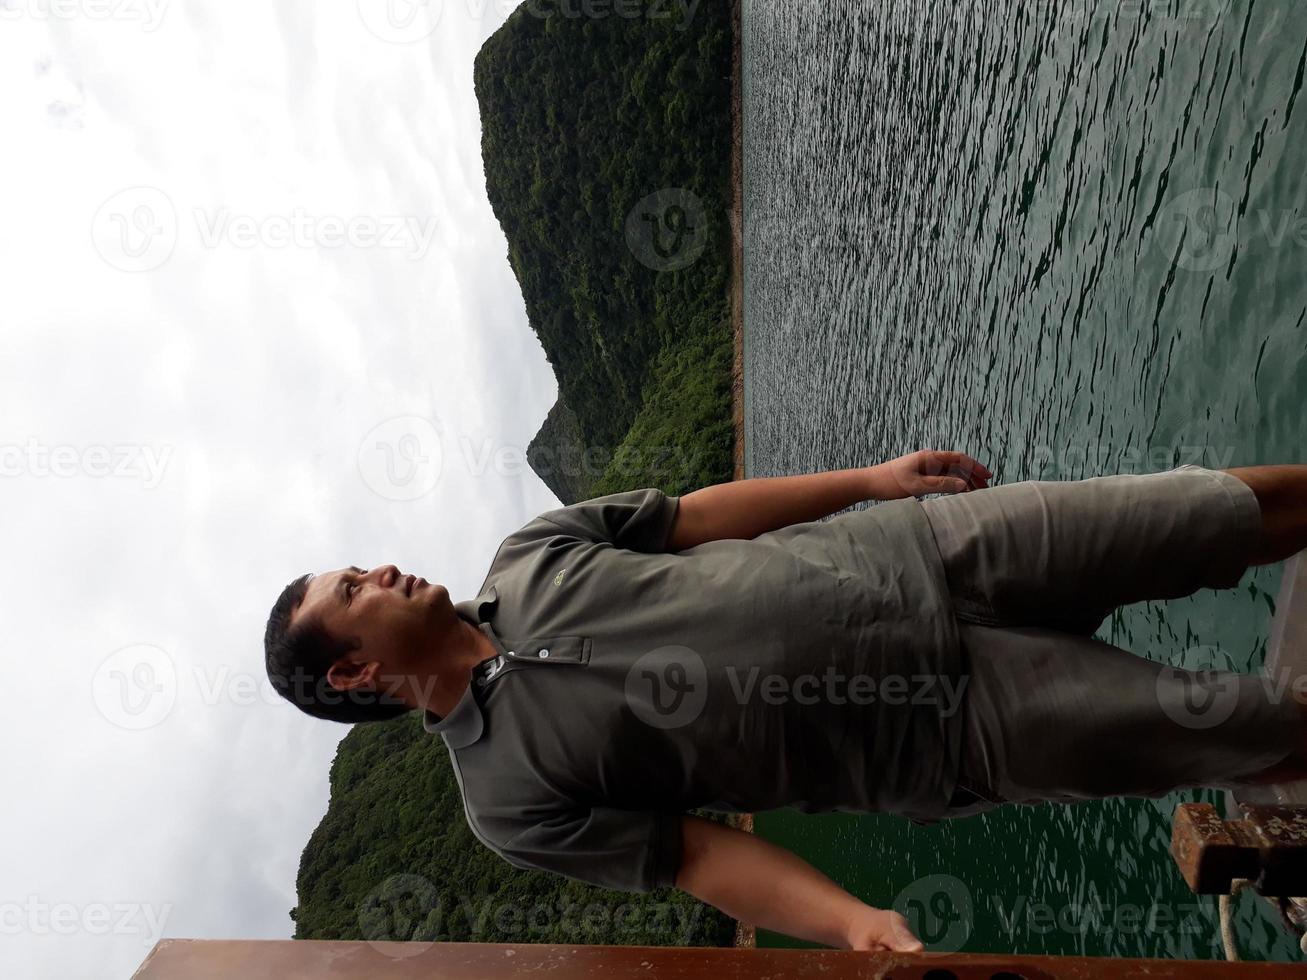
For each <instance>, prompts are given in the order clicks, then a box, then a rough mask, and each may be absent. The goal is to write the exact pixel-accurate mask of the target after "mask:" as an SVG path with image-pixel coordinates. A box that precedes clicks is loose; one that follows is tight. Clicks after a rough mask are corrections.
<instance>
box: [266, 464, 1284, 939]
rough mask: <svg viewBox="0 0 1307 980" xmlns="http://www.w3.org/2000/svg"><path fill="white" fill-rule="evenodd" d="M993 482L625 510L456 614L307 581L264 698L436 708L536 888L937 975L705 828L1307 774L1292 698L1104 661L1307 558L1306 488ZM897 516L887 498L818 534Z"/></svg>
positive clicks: (897, 470)
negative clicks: (556, 882)
mask: <svg viewBox="0 0 1307 980" xmlns="http://www.w3.org/2000/svg"><path fill="white" fill-rule="evenodd" d="M990 476H991V474H990V472H989V470H987V469H986V468H985V467H984V466H982V465H981V464H980V463H978V462H977V461H976V460H974V459H973V458H972V457H970V456H967V455H965V454H963V453H955V452H936V451H932V450H922V451H920V452H917V453H912V454H910V455H908V456H904V457H901V458H899V459H896V460H893V461H891V462H889V463H884V464H880V465H878V466H871V467H866V468H859V469H850V470H842V471H836V472H830V473H816V474H809V475H801V476H790V477H772V478H765V479H751V480H742V481H736V482H732V483H726V484H719V485H716V486H710V487H706V488H704V489H701V490H697V491H695V492H693V493H688V494H685V495H684V496H682V497H679V498H678V497H669V496H666V495H665V494H663V493H662V492H661V491H659V490H656V489H643V490H632V491H629V492H625V493H616V494H611V495H608V496H604V497H599V498H596V499H594V500H588V501H583V502H581V503H578V504H573V505H571V506H567V507H561V508H558V509H556V510H552V511H550V512H548V513H545V514H542V515H540V516H539V517H536V518H535V519H533V520H531V521H530V522H528V523H527V524H526V525H525V526H523V527H522V528H520V529H519V530H517V531H515V532H514V533H513V534H511V535H509V536H508V538H506V539H505V540H504V541H503V543H502V544H501V545H500V547H499V550H498V552H497V553H496V555H495V557H494V560H493V561H492V562H491V564H490V570H489V572H488V574H487V576H486V579H485V582H484V583H483V584H482V586H481V589H480V592H479V594H478V595H477V596H476V597H475V598H474V599H470V600H466V601H462V602H456V603H451V601H450V597H449V594H448V592H447V591H446V590H445V589H444V588H443V587H442V586H439V585H431V584H429V583H428V582H427V581H426V580H425V579H423V578H420V577H416V576H414V575H412V574H403V573H401V572H400V571H399V570H398V569H397V568H395V567H394V566H393V565H386V566H382V567H380V568H373V569H368V570H366V571H365V570H363V569H361V568H356V567H350V568H346V569H340V570H337V571H333V572H330V573H327V574H323V575H319V576H316V577H313V576H305V577H303V578H301V579H297V580H296V581H295V582H293V583H291V585H289V586H287V588H286V589H285V590H284V591H283V593H282V595H281V597H280V598H279V599H278V601H277V603H276V605H275V607H274V609H273V611H272V614H271V616H270V618H269V621H268V628H267V633H266V637H265V644H266V647H267V666H268V674H269V677H270V678H271V679H272V681H273V683H274V684H275V685H276V687H277V689H278V690H279V691H280V692H281V693H282V694H283V695H284V696H286V697H287V698H288V699H289V700H291V701H292V703H294V704H296V705H297V706H298V707H300V708H301V709H302V710H304V711H306V712H308V713H309V714H312V715H314V716H316V717H320V718H328V719H332V720H336V721H342V722H357V721H367V720H381V719H385V718H390V717H394V716H396V715H397V714H400V713H403V712H406V711H409V710H418V709H420V710H422V711H423V713H424V714H423V717H424V726H425V727H426V729H427V731H429V732H433V733H439V734H440V735H441V736H442V738H443V739H444V740H445V742H446V745H447V747H448V750H449V753H450V758H451V761H452V763H453V768H454V772H455V775H456V777H457V779H458V781H459V787H460V791H461V792H462V795H463V801H464V807H465V810H466V816H467V819H468V822H469V825H470V826H471V828H472V830H473V831H474V833H475V834H476V836H477V837H478V839H479V840H481V841H482V842H483V843H484V844H485V845H486V846H487V847H490V848H491V849H493V850H495V851H496V852H497V853H499V854H500V855H501V856H503V857H504V858H505V859H506V860H508V861H509V862H510V863H511V864H513V865H514V866H516V867H521V868H539V869H545V870H550V871H554V872H557V873H560V874H564V875H567V876H569V877H572V878H576V879H579V880H583V881H589V882H592V883H595V884H599V885H604V886H607V887H612V888H618V889H624V890H628V891H650V890H652V889H654V888H658V887H664V886H672V885H675V886H676V887H678V888H681V889H684V890H685V891H687V892H690V893H691V894H693V895H695V896H697V897H698V898H700V899H701V900H703V901H705V902H708V903H710V904H712V905H715V906H717V907H718V908H720V909H722V910H723V911H724V912H726V913H727V914H728V915H731V916H733V917H735V918H738V919H741V920H743V921H745V922H748V923H752V924H755V925H758V926H762V927H764V928H767V929H771V930H774V931H777V932H782V933H785V934H788V935H791V936H796V937H799V938H802V939H807V940H810V941H813V942H818V943H824V944H827V945H830V946H836V947H844V948H852V949H892V950H898V951H914V950H919V949H921V948H922V947H921V944H920V942H919V941H918V940H917V939H916V937H915V936H913V935H912V933H911V931H910V930H909V929H908V928H907V924H906V922H905V921H904V920H903V918H902V917H901V916H899V915H897V914H896V913H894V912H892V911H888V910H881V909H874V908H871V907H869V906H867V905H864V904H863V903H862V902H860V901H858V900H857V899H856V898H854V897H853V896H852V895H850V894H848V893H847V892H845V891H844V890H843V889H841V888H840V887H839V886H837V885H836V884H835V883H834V882H832V881H831V880H830V879H829V878H827V877H825V876H824V875H822V874H821V873H820V872H818V871H817V870H816V869H814V868H812V867H811V866H809V865H808V864H806V863H805V862H804V861H802V860H801V859H799V858H798V857H796V856H794V855H792V854H790V853H788V852H786V851H784V850H783V849H781V848H779V847H777V846H775V845H773V844H771V843H769V842H767V841H765V840H763V839H761V838H759V837H756V836H754V835H751V834H746V833H743V832H741V831H738V830H735V829H733V828H731V827H728V826H725V825H723V824H719V823H715V822H712V821H707V820H703V819H700V818H697V817H694V816H691V815H688V814H687V813H686V811H687V810H689V809H692V808H706V809H710V810H720V811H726V812H732V811H735V812H746V811H748V812H751V811H761V810H767V809H773V808H776V807H781V806H792V807H795V808H797V809H799V810H802V811H805V812H822V811H831V810H842V811H849V812H871V811H883V812H893V813H899V814H902V815H904V816H906V817H908V818H909V819H912V820H914V821H916V822H918V823H934V822H936V821H938V820H940V819H944V818H956V817H959V816H965V815H968V814H972V813H978V812H981V811H983V810H986V809H989V808H991V807H993V806H996V805H999V804H1002V803H1009V802H1010V803H1034V802H1038V801H1041V800H1055V801H1059V802H1074V801H1076V800H1084V799H1094V798H1100V797H1107V796H1160V795H1162V794H1164V793H1166V792H1169V791H1171V790H1173V789H1178V788H1184V787H1196V786H1214V787H1232V786H1239V785H1244V784H1247V783H1254V782H1266V781H1273V780H1274V781H1279V780H1282V779H1289V778H1299V777H1302V776H1304V775H1307V744H1305V742H1304V728H1305V726H1304V724H1303V714H1302V710H1303V709H1301V708H1300V707H1299V706H1298V705H1297V704H1296V703H1295V702H1294V701H1293V700H1292V699H1291V698H1286V697H1283V696H1278V697H1277V696H1274V694H1273V692H1271V691H1270V690H1269V689H1268V688H1267V687H1266V686H1264V685H1263V684H1261V683H1259V681H1258V680H1257V678H1255V677H1253V676H1251V675H1243V674H1235V673H1226V672H1210V673H1205V674H1199V673H1196V672H1191V671H1187V670H1178V669H1174V668H1168V667H1163V666H1162V665H1160V664H1157V663H1154V662H1152V661H1149V660H1147V659H1145V658H1142V657H1138V656H1135V655H1132V654H1130V653H1127V652H1126V651H1124V650H1120V649H1118V648H1116V647H1113V646H1110V645H1109V644H1106V643H1103V642H1101V641H1099V640H1097V639H1094V638H1093V636H1092V634H1093V633H1094V631H1095V630H1096V629H1097V628H1098V626H1099V624H1100V623H1101V622H1102V620H1103V618H1104V617H1105V616H1106V615H1107V614H1108V613H1109V612H1110V611H1111V610H1112V609H1113V608H1114V607H1115V606H1117V605H1121V604H1124V603H1131V602H1137V601H1141V600H1144V599H1149V598H1156V599H1166V598H1175V597H1179V596H1182V595H1187V594H1189V593H1191V592H1193V591H1195V590H1196V589H1198V588H1203V587H1208V588H1230V587H1233V586H1235V585H1236V584H1237V583H1238V581H1239V580H1240V578H1241V576H1242V575H1243V573H1244V571H1245V570H1246V569H1247V568H1248V566H1250V565H1259V564H1265V563H1268V562H1273V561H1279V560H1281V559H1283V558H1286V557H1288V556H1290V555H1292V554H1294V553H1296V552H1297V551H1299V550H1301V549H1302V548H1304V547H1307V466H1257V467H1245V468H1240V469H1230V470H1211V469H1205V468H1201V467H1197V466H1181V467H1179V468H1177V469H1174V470H1170V471H1166V472H1161V473H1152V474H1146V475H1119V476H1107V477H1097V478H1094V479H1090V480H1081V481H1063V482H1058V481H1026V482H1023V483H1015V484H1010V485H1006V486H996V487H989V486H988V483H987V481H988V478H989V477H990ZM938 493H942V494H945V496H942V497H935V498H932V499H930V500H921V499H918V498H921V497H924V496H925V495H927V494H938ZM868 499H876V500H881V501H885V503H882V504H879V505H877V506H874V507H870V508H864V509H854V510H851V511H849V512H848V513H843V514H837V516H835V517H833V518H832V519H830V520H822V518H825V517H827V516H829V515H831V514H835V513H836V512H837V511H841V510H844V509H846V508H849V507H852V506H853V505H854V504H857V503H859V502H861V501H864V500H868Z"/></svg>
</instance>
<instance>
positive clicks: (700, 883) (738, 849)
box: [676, 814, 922, 953]
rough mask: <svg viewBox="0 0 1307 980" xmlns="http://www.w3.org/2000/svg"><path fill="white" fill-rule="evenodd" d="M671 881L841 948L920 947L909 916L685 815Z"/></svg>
mask: <svg viewBox="0 0 1307 980" xmlns="http://www.w3.org/2000/svg"><path fill="white" fill-rule="evenodd" d="M681 819H682V828H683V830H682V834H683V844H682V855H681V865H680V870H679V871H678V872H677V875H676V887H677V888H680V889H682V890H683V891H687V892H689V893H690V894H691V895H694V896H695V897H696V898H698V899H700V900H701V901H704V902H707V903H708V904H709V905H714V906H716V907H717V908H719V909H721V910H722V911H723V912H725V913H726V914H727V915H729V916H731V917H732V918H735V919H739V920H741V921H742V922H745V923H747V924H750V925H754V926H761V927H762V928H764V929H770V930H771V931H772V932H779V933H783V934H784V935H787V936H793V937H795V938H796V939H806V940H808V941H809V942H814V943H823V944H825V945H827V946H834V947H836V948H838V949H869V950H874V949H888V950H893V951H896V952H903V953H911V952H917V951H920V950H921V949H922V945H921V942H920V940H918V939H917V938H916V936H914V935H913V934H912V930H911V929H910V928H909V927H908V923H907V920H905V919H904V918H903V916H901V915H899V914H898V913H897V912H892V911H888V910H885V909H876V908H872V907H871V906H870V905H867V904H865V903H863V902H860V901H859V900H858V899H856V898H854V897H853V896H852V895H850V894H849V893H848V892H846V891H845V890H844V889H843V888H841V887H840V886H839V885H837V884H835V882H833V881H831V880H830V879H829V878H827V877H826V876H825V875H824V874H822V873H821V872H820V871H818V870H817V869H816V868H814V867H813V866H812V865H810V864H808V863H807V862H806V861H804V860H803V859H802V858H800V857H798V856H797V855H795V854H791V853H790V852H789V851H787V850H785V849H784V848H781V847H777V846H776V845H775V844H772V843H771V842H770V841H766V840H763V839H762V838H761V837H757V836H755V835H753V834H748V833H745V832H744V831H742V830H736V829H735V828H734V827H727V826H725V825H724V824H720V823H714V822H713V821H711V820H705V819H703V818H702V817H696V816H691V815H689V814H686V815H685V816H683V817H682V818H681Z"/></svg>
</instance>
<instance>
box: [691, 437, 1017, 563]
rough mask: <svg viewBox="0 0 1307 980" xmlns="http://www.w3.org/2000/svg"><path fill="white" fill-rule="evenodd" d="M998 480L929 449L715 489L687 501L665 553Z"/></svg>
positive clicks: (959, 457) (969, 461) (972, 463)
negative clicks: (863, 505)
mask: <svg viewBox="0 0 1307 980" xmlns="http://www.w3.org/2000/svg"><path fill="white" fill-rule="evenodd" d="M992 475H993V474H991V473H990V472H989V470H987V469H985V467H984V466H982V465H981V464H980V463H978V462H976V460H974V459H973V458H972V457H970V456H968V455H966V454H965V453H957V452H937V451H935V450H931V449H923V450H920V451H918V452H915V453H909V454H908V455H906V456H900V457H899V458H898V459H894V460H890V461H889V462H887V463H879V464H877V465H875V466H862V467H858V468H856V469H850V470H831V471H829V472H826V473H804V474H800V475H798V476H768V477H755V478H753V479H750V480H735V481H733V482H731V483H717V484H714V485H713V486H710V487H704V488H703V489H701V490H695V491H694V492H693V493H687V494H683V495H682V496H681V498H680V503H679V505H678V507H677V514H676V519H675V521H674V522H673V524H672V529H671V534H670V536H669V538H668V541H667V550H668V551H671V552H676V551H684V550H685V549H686V548H693V547H694V546H695V545H697V544H703V543H704V542H705V541H718V540H721V539H723V538H746V539H751V538H756V537H757V536H758V535H759V534H764V533H766V532H767V531H775V530H777V529H778V528H782V527H789V526H790V525H791V524H803V523H806V522H808V521H818V520H821V519H822V518H823V517H826V516H828V515H830V514H834V513H835V512H836V511H841V510H843V509H844V508H845V507H851V506H853V505H854V504H856V503H858V502H860V501H863V500H899V499H901V498H903V497H913V496H920V495H923V494H927V493H958V492H960V491H963V490H975V489H983V488H984V487H985V486H986V479H987V478H988V477H989V476H992Z"/></svg>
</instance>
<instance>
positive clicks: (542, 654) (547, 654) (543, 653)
mask: <svg viewBox="0 0 1307 980" xmlns="http://www.w3.org/2000/svg"><path fill="white" fill-rule="evenodd" d="M540 656H542V657H547V656H549V651H548V650H547V649H545V650H541V651H540Z"/></svg>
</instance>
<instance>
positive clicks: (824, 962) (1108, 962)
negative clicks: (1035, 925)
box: [134, 939, 1304, 980]
mask: <svg viewBox="0 0 1307 980" xmlns="http://www.w3.org/2000/svg"><path fill="white" fill-rule="evenodd" d="M1303 975H1304V974H1303V967H1300V966H1291V965H1289V964H1287V963H1246V962H1245V963H1224V962H1221V961H1218V960H1158V959H1151V960H1146V959H1140V960H1129V959H1116V958H1112V957H1084V956H1010V955H1007V954H1004V953H972V954H961V953H915V954H911V955H909V954H906V953H865V952H854V951H852V950H833V949H732V948H729V947H661V946H554V945H545V944H525V943H422V942H417V943H411V942H380V941H378V942H344V941H342V942H334V941H333V942H328V941H324V940H292V939H161V940H159V942H158V943H157V944H156V945H155V947H154V949H153V950H152V951H151V952H150V955H149V957H148V958H147V959H146V961H145V963H143V964H142V965H141V968H140V969H139V970H138V971H137V972H136V974H135V976H134V980H162V978H167V980H232V978H239V980H295V978H301V977H302V978H306V980H307V978H312V980H359V978H364V977H366V978H368V980H416V978H418V977H421V978H424V980H508V978H509V977H514V978H516V977H523V976H531V977H545V976H547V977H549V978H550V980H637V978H638V980H691V978H699V977H702V978H705V980H707V978H711V980H761V978H764V977H768V978H772V980H776V978H785V980H817V978H821V980H855V978H856V980H940V978H945V977H947V978H950V980H991V978H994V977H1003V978H1014V977H1015V978H1025V980H1131V978H1139V980H1143V978H1145V977H1146V978H1149V980H1185V978H1194V980H1205V978H1210V980H1216V978H1218V977H1243V978H1250V980H1273V978H1280V977H1284V978H1288V977H1298V978H1301V977H1302V976H1303Z"/></svg>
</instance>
